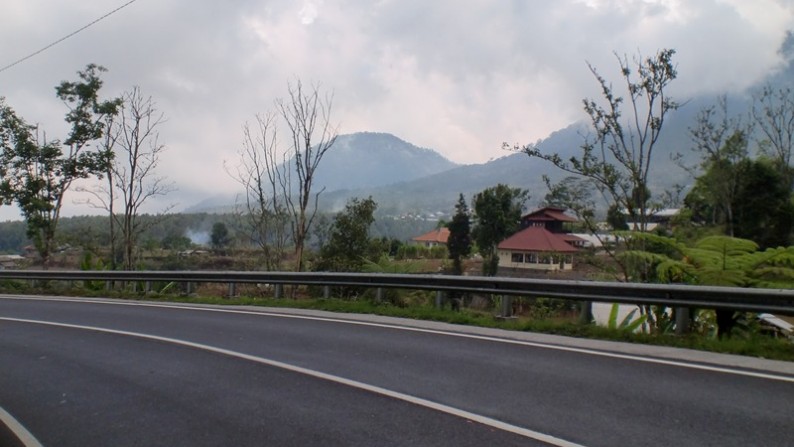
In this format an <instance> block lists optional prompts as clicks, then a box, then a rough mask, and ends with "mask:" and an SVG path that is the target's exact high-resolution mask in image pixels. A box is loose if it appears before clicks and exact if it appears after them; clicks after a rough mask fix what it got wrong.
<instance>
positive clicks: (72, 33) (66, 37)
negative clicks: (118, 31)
mask: <svg viewBox="0 0 794 447" xmlns="http://www.w3.org/2000/svg"><path fill="white" fill-rule="evenodd" d="M136 1H138V0H130V1H128V2H127V3H125V4H123V5H121V6H119V7H118V8H116V9H114V10H113V11H110V12H109V13H107V14H105V15H103V16H102V17H100V18H98V19H96V20H94V21H93V22H91V23H89V24H88V25H86V26H84V27H82V28H80V29H78V30H77V31H74V32H71V33H69V34H67V35H66V36H63V37H61V38H60V39H58V40H56V41H55V42H53V43H51V44H49V45H47V46H46V47H44V48H42V49H40V50H38V51H35V52H33V53H31V54H28V55H27V56H25V57H23V58H22V59H19V60H18V61H15V62H12V63H10V64H8V65H6V66H5V67H3V68H0V73H2V72H4V71H6V70H8V69H9V68H11V67H13V66H15V65H18V64H21V63H22V62H25V61H26V60H28V59H30V58H31V57H33V56H36V55H38V54H40V53H43V52H44V51H47V50H49V49H50V48H52V47H54V46H55V45H58V44H59V43H61V42H63V41H64V40H66V39H68V38H70V37H72V36H74V35H75V34H77V33H79V32H80V31H83V30H84V29H86V28H88V27H90V26H91V25H94V24H96V23H97V22H99V21H101V20H103V19H105V18H107V17H109V16H110V15H112V14H114V13H116V12H118V11H120V10H122V9H124V8H125V7H127V6H129V5H131V4H133V3H135V2H136Z"/></svg>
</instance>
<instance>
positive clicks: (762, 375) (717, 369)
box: [0, 296, 794, 383]
mask: <svg viewBox="0 0 794 447" xmlns="http://www.w3.org/2000/svg"><path fill="white" fill-rule="evenodd" d="M0 299H17V300H38V301H66V302H75V303H91V304H109V305H117V306H141V307H158V308H166V309H177V310H179V309H184V310H195V311H202V312H218V313H230V314H244V315H260V316H268V317H276V318H294V319H298V320H312V321H323V322H329V323H341V324H351V325H358V326H367V327H378V328H386V329H395V330H400V331H408V332H420V333H426V334H435V335H446V336H450V337H460V338H467V339H473V340H482V341H489V342H495V343H507V344H512V345H519V346H531V347H534V348H542V349H552V350H557V351H565V352H575V353H577V354H587V355H595V356H599V357H607V358H614V359H621V360H632V361H636V362H643V363H651V364H656V365H666V366H675V367H680V368H689V369H696V370H701V371H709V372H717V373H723V374H733V375H738V376H745V377H754V378H758V379H766V380H776V381H781V382H789V383H794V376H784V375H779V374H772V373H763V372H756V371H748V370H742V369H733V368H728V367H722V366H711V365H704V364H699V363H687V362H684V361H679V360H667V359H660V358H654V357H642V356H639V355H632V354H619V353H614V352H607V351H598V350H594V349H587V348H576V347H572V346H561V345H553V344H548V343H539V342H532V341H523V340H511V339H506V338H498V337H491V336H487V335H474V334H463V333H459V332H448V331H441V330H436V329H424V328H415V327H406V326H398V325H394V324H386V323H372V322H367V321H353V320H345V319H338V318H329V317H313V316H309V315H290V314H284V313H278V312H267V311H262V312H259V311H249V310H238V309H217V308H211V307H198V306H190V305H169V304H160V303H139V302H130V301H108V300H99V299H90V298H89V299H85V298H48V297H33V298H31V297H26V296H18V297H17V296H0Z"/></svg>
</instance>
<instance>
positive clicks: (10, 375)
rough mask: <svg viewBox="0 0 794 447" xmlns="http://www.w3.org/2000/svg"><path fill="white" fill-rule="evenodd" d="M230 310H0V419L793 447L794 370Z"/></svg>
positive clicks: (61, 304) (9, 304)
mask: <svg viewBox="0 0 794 447" xmlns="http://www.w3.org/2000/svg"><path fill="white" fill-rule="evenodd" d="M142 304H143V305H142ZM224 309H227V308H224ZM236 310H239V312H238V311H233V312H228V311H219V310H218V309H217V308H213V307H198V306H174V305H157V304H145V303H125V302H115V301H108V302H101V303H100V302H92V301H90V300H88V301H86V300H78V299H44V298H42V299H33V298H15V297H10V296H0V408H2V409H4V410H5V411H6V412H7V413H8V414H10V415H12V416H13V417H14V418H15V419H16V420H17V421H18V422H19V423H20V424H21V425H22V426H24V427H25V428H26V429H27V430H28V431H29V432H30V433H31V434H32V436H34V437H35V438H36V439H38V441H40V442H41V444H43V445H45V446H71V445H74V446H88V445H90V446H116V445H118V446H127V445H129V446H133V445H139V446H155V445H163V446H166V445H167V446H178V445H185V446H203V445H207V446H218V445H241V446H243V445H256V446H259V445H324V446H325V445H354V446H355V445H359V446H371V445H382V446H386V445H406V446H408V445H411V446H417V445H421V446H425V445H427V446H432V445H438V446H446V445H450V446H451V445H455V446H468V445H470V446H482V445H574V444H579V445H586V446H616V445H684V446H686V445H692V446H706V445H714V446H731V445H736V446H740V445H741V446H746V445H769V446H775V445H779V446H790V445H792V442H794V364H789V363H783V362H770V361H762V360H753V359H737V358H736V357H732V356H720V355H715V354H703V353H694V352H691V351H682V350H672V349H669V348H652V347H651V348H644V347H637V346H636V345H631V346H627V345H623V344H616V343H605V342H589V341H577V340H571V339H565V338H562V337H549V336H535V335H533V334H509V333H504V332H501V331H494V330H480V329H468V328H462V327H457V326H452V325H444V324H437V323H415V322H407V324H408V325H411V326H414V327H404V324H406V322H404V321H402V320H397V319H386V318H378V317H357V316H346V315H337V316H330V318H329V317H327V316H326V314H322V313H311V312H297V314H292V315H285V314H281V313H284V312H289V311H284V310H279V311H276V312H278V313H275V312H268V311H266V310H262V309H253V310H251V311H248V310H245V309H236ZM307 314H308V315H307ZM417 327H421V328H417ZM629 351H631V353H629ZM645 352H647V353H648V354H650V356H649V355H641V354H644V353H645ZM4 439H8V438H7V434H6V433H4V431H3V430H0V444H2V443H3V442H4V441H3V440H4Z"/></svg>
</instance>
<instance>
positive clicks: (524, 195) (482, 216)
mask: <svg viewBox="0 0 794 447" xmlns="http://www.w3.org/2000/svg"><path fill="white" fill-rule="evenodd" d="M528 199H529V192H528V191H525V190H523V189H520V188H511V187H509V186H507V185H503V184H501V183H500V184H498V185H496V186H494V187H491V188H486V189H485V190H483V191H481V192H479V193H477V194H476V195H475V196H474V200H473V201H474V228H473V229H472V237H473V238H474V240H475V241H476V242H477V247H478V248H479V250H480V254H481V255H482V257H483V267H482V273H483V274H484V275H486V276H495V275H496V271H497V269H498V268H499V254H498V252H497V250H496V246H497V245H498V244H499V242H502V241H503V240H504V239H505V238H506V237H508V236H510V235H512V234H513V233H515V232H516V231H518V227H519V224H520V220H521V212H522V211H523V208H524V203H525V202H526V201H527V200H528Z"/></svg>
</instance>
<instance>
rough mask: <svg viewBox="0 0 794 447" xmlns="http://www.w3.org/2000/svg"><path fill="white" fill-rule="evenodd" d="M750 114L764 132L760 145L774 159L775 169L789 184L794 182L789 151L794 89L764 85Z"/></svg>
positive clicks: (793, 144) (792, 137) (792, 136)
mask: <svg viewBox="0 0 794 447" xmlns="http://www.w3.org/2000/svg"><path fill="white" fill-rule="evenodd" d="M750 115H751V117H752V119H753V121H754V123H755V125H756V126H758V128H759V129H760V130H761V133H762V135H763V140H762V141H761V142H760V144H759V145H760V146H761V147H762V148H763V149H764V150H765V152H767V153H768V155H770V156H771V157H772V158H773V159H774V160H775V161H776V163H777V165H778V169H779V170H780V172H781V173H782V174H783V175H784V178H785V179H786V180H787V181H788V183H789V187H791V186H792V184H794V175H792V172H791V155H792V151H794V92H792V91H791V89H790V88H788V87H784V88H780V89H774V88H772V86H770V85H767V86H765V87H764V88H762V89H761V91H760V92H758V94H756V95H755V96H754V97H753V108H752V110H751V113H750Z"/></svg>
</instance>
